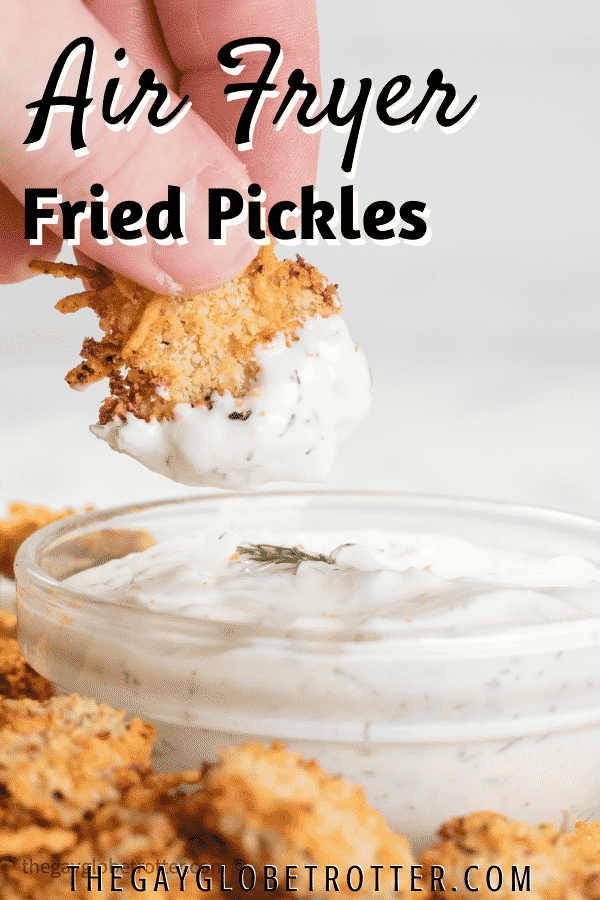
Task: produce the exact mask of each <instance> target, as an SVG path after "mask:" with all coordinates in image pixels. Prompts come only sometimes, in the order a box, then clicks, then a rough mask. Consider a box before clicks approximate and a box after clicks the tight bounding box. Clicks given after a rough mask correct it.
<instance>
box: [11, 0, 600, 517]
mask: <svg viewBox="0 0 600 900" xmlns="http://www.w3.org/2000/svg"><path fill="white" fill-rule="evenodd" d="M320 18H321V33H322V59H323V70H324V85H325V93H326V95H328V92H329V88H328V86H329V85H330V83H331V79H332V78H333V77H341V76H344V77H345V78H346V79H347V84H348V88H349V96H350V97H352V96H353V87H354V91H355V92H356V90H357V87H358V79H359V78H361V77H367V76H369V77H371V78H372V79H373V81H374V83H375V86H376V87H379V88H380V87H381V86H382V85H383V84H384V83H385V82H386V81H387V80H389V79H390V78H392V77H393V76H395V75H398V74H408V75H410V76H411V77H412V79H413V83H414V86H415V94H414V97H415V102H416V100H418V99H419V98H420V97H421V96H422V93H423V91H424V86H425V79H426V76H427V74H428V73H429V72H430V71H431V70H432V69H433V68H436V67H438V68H441V69H442V70H443V72H444V75H445V77H446V79H447V80H449V81H451V82H453V83H454V84H455V85H456V87H457V90H458V93H459V97H460V98H461V101H462V102H466V100H468V98H469V97H470V96H471V94H472V93H477V94H478V95H479V98H480V100H481V106H480V109H479V110H478V112H477V114H476V115H475V116H474V118H473V119H472V120H471V121H470V122H469V123H468V124H467V126H466V127H465V128H463V129H462V130H461V131H459V132H458V133H457V134H454V135H445V134H442V133H441V132H440V130H439V128H438V126H437V123H436V122H435V118H434V117H433V116H430V117H429V118H428V119H427V121H426V122H425V124H424V125H423V127H422V129H421V130H420V131H419V132H418V133H415V132H414V131H409V132H404V133H401V134H390V133H388V132H386V131H384V130H383V129H382V127H381V126H380V124H379V123H378V121H377V119H376V116H375V109H374V106H373V107H372V109H371V112H370V115H369V119H368V123H367V127H366V132H365V137H364V140H363V145H362V149H361V154H360V159H359V164H358V170H357V176H356V179H355V185H356V187H357V189H358V190H359V202H360V205H361V207H364V206H366V205H367V204H368V203H370V202H372V201H373V200H379V199H390V200H392V201H393V202H395V203H396V204H398V205H399V204H400V203H402V202H404V201H405V200H409V199H410V200H412V199H418V200H424V201H425V202H426V203H427V205H428V206H429V207H430V208H431V210H432V212H431V215H430V218H429V224H430V226H431V228H432V232H433V237H432V240H431V241H430V243H429V244H427V245H426V246H424V247H411V246H409V245H406V244H403V243H401V244H399V245H397V246H393V247H382V248H377V247H374V246H373V245H371V244H370V243H367V244H366V245H364V246H362V247H348V246H346V245H340V246H337V247H328V246H326V245H323V246H320V247H316V248H306V247H303V246H302V247H299V248H294V249H298V250H299V252H301V253H302V254H303V255H306V257H307V258H308V259H309V260H310V261H311V262H314V263H315V264H316V265H318V266H320V267H321V268H322V270H323V272H324V273H325V274H326V275H327V276H328V277H329V278H330V279H331V280H333V281H335V282H339V284H340V296H341V298H342V301H343V302H344V305H345V310H346V312H345V318H346V319H347V321H348V325H349V328H350V331H351V333H352V335H353V337H355V339H356V341H357V342H359V343H360V344H361V345H362V346H363V348H364V350H365V352H366V354H367V356H368V358H369V359H370V362H371V364H372V369H373V376H374V382H375V403H374V408H373V411H372V413H371V415H370V416H369V418H368V419H367V421H366V422H365V423H364V424H363V425H362V426H361V428H360V429H359V431H358V432H357V433H356V434H355V435H354V436H353V437H352V438H350V439H349V440H348V442H347V443H346V444H345V445H344V447H343V448H342V450H341V452H340V455H339V457H338V463H337V465H336V467H335V468H334V470H333V472H332V474H331V476H330V478H329V479H328V481H327V485H328V486H331V487H369V488H395V489H402V490H411V491H425V492H442V493H454V494H466V495H471V496H487V497H494V498H499V499H510V500H515V501H522V502H528V503H534V504H540V505H548V506H555V507H559V508H563V509H569V510H572V511H578V512H583V513H589V514H593V515H598V514H600V465H599V461H598V457H599V453H598V448H599V444H600V416H599V412H598V405H599V396H600V390H599V388H600V359H599V354H598V344H599V341H598V331H599V326H598V312H597V307H598V301H597V293H598V269H597V259H598V250H597V247H598V242H597V241H598V230H597V210H598V208H599V206H600V204H599V199H600V198H599V197H598V176H597V159H596V154H597V150H596V148H597V146H598V117H597V115H596V114H595V112H594V110H595V107H596V101H597V75H598V71H597V60H598V50H597V46H596V45H595V39H596V36H597V34H598V25H599V22H598V18H599V15H598V7H597V5H596V4H595V3H593V2H584V0H576V2H574V3H570V4H568V5H567V4H563V3H558V2H553V3H543V4H542V3H541V2H537V0H536V2H532V3H528V4H522V3H520V2H519V3H517V2H516V0H513V2H508V3H504V4H500V5H494V4H489V3H486V4H478V3H476V2H474V0H469V2H465V3H458V2H456V0H453V2H450V3H448V2H445V3H443V2H441V0H432V2H429V3H427V4H413V3H407V2H391V0H389V2H376V3H372V4H370V5H369V7H368V14H366V12H365V6H364V4H362V3H361V4H359V3H358V2H355V0H353V2H347V3H344V4H342V3H341V0H335V2H334V0H327V2H322V3H321V4H320ZM354 96H355V93H354ZM291 124H292V122H291V120H290V121H289V122H288V126H289V125H291ZM288 126H286V127H288ZM322 135H323V137H322V140H323V155H322V164H321V174H320V183H319V189H320V193H321V198H323V199H329V200H331V201H332V202H333V203H336V204H338V203H339V188H340V186H341V185H342V184H345V183H347V181H346V179H345V177H344V176H343V174H342V172H341V169H340V164H341V158H342V154H343V148H344V146H345V140H346V136H345V135H343V134H337V133H335V132H333V131H332V130H331V129H329V128H326V129H325V130H324V131H323V132H322ZM71 289H72V288H71V285H70V284H61V283H58V282H50V281H49V279H47V278H39V279H37V280H36V281H34V282H30V283H27V284H25V285H17V286H12V287H3V288H0V303H1V304H2V306H1V310H2V325H3V327H2V331H1V334H0V372H1V374H2V377H3V385H4V390H3V391H2V396H1V397H0V422H1V424H2V444H1V450H0V454H1V455H0V478H1V484H0V503H4V502H6V501H7V500H9V499H13V498H22V499H26V500H32V501H39V502H47V503H49V504H53V505H64V504H65V503H72V504H83V503H85V502H94V503H96V504H98V505H101V506H104V505H108V504H112V503H115V502H128V501H133V500H137V499H148V498H152V497H163V496H175V495H182V494H185V493H186V492H191V493H193V492H195V489H189V490H188V489H186V488H183V487H181V486H179V485H174V484H172V483H170V482H168V481H166V480H165V479H164V478H162V477H161V476H159V475H155V474H152V473H150V472H147V471H145V470H144V469H143V468H142V467H141V466H140V465H139V464H137V463H135V462H134V461H133V460H130V459H127V458H125V457H124V456H122V455H117V454H115V453H113V452H112V451H110V450H109V448H108V447H106V446H104V445H103V444H102V443H101V442H99V441H98V440H97V439H96V438H94V437H93V436H92V435H91V434H90V433H89V431H88V429H87V426H88V424H89V422H90V421H93V420H94V416H95V412H96V410H97V408H98V406H99V404H100V400H101V398H102V397H103V396H104V394H105V393H106V389H104V388H103V387H102V386H94V388H92V389H90V391H88V392H87V393H85V394H77V393H75V392H71V391H69V389H68V387H67V386H66V385H65V384H64V382H63V381H62V377H63V375H64V374H65V373H66V371H67V370H68V369H69V368H70V367H72V366H73V365H75V364H76V363H77V362H78V356H77V354H78V351H79V348H80V344H81V339H82V338H83V337H84V336H85V335H87V334H97V331H96V328H95V325H94V318H95V317H94V316H93V314H91V313H88V312H87V311H86V312H80V313H77V314H76V315H75V316H73V317H68V318H65V317H62V316H60V315H59V314H58V313H56V312H55V311H54V310H53V309H52V306H53V303H54V302H56V300H57V299H58V298H59V297H60V296H61V295H62V294H63V293H65V292H68V291H70V290H71Z"/></svg>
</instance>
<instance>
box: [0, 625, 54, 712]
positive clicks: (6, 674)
mask: <svg viewBox="0 0 600 900" xmlns="http://www.w3.org/2000/svg"><path fill="white" fill-rule="evenodd" d="M13 618H14V617H13ZM0 696H2V697H7V698H10V699H13V700H18V699H21V698H23V697H29V698H31V699H32V700H48V699H49V698H50V697H51V696H52V686H51V684H50V682H49V681H47V680H46V679H45V678H44V677H43V675H39V674H38V673H37V672H35V671H34V670H33V669H32V668H31V666H30V665H29V664H28V663H27V662H26V661H25V659H24V657H23V655H22V653H21V651H20V650H19V645H18V643H17V641H16V640H14V639H10V638H2V637H0Z"/></svg>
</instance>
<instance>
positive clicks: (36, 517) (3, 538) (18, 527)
mask: <svg viewBox="0 0 600 900" xmlns="http://www.w3.org/2000/svg"><path fill="white" fill-rule="evenodd" d="M74 513H75V510H74V509H60V510H54V509H48V507H47V506H32V505H31V504H30V503H21V502H19V501H15V502H14V503H9V505H8V517H7V518H6V519H0V574H2V575H5V576H6V577H7V578H14V574H15V573H14V569H13V563H14V561H15V555H16V552H17V550H18V549H19V547H20V546H21V544H22V543H23V541H24V540H25V539H26V538H28V537H29V535H30V534H33V532H34V531H37V530H38V528H42V527H43V526H44V525H49V524H50V522H56V521H58V519H65V518H67V516H72V515H74Z"/></svg>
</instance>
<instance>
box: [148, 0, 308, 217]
mask: <svg viewBox="0 0 600 900" xmlns="http://www.w3.org/2000/svg"><path fill="white" fill-rule="evenodd" d="M155 2H156V10H157V13H158V16H159V18H160V22H161V27H162V31H163V34H164V36H165V40H166V43H167V46H168V49H169V53H170V55H171V57H172V58H173V61H174V63H175V65H176V66H177V68H178V69H180V70H181V72H182V73H183V75H182V79H181V82H180V85H179V91H180V93H181V92H183V93H187V94H189V95H190V97H191V99H192V102H193V104H194V108H195V109H196V111H197V112H199V114H200V115H201V116H202V118H203V119H204V120H205V121H206V122H207V123H208V124H209V125H210V126H211V127H212V128H213V129H214V130H215V131H216V132H217V134H218V135H219V136H220V137H221V138H222V140H223V141H224V142H225V143H226V144H227V145H228V146H229V147H231V148H233V149H234V151H235V152H236V154H237V155H238V159H240V160H241V162H243V163H244V164H245V165H246V166H247V167H248V171H249V172H250V175H251V177H252V180H253V181H256V182H258V183H259V184H260V185H261V186H262V188H263V189H264V190H265V191H266V194H267V204H266V205H267V206H271V205H272V204H273V203H275V202H276V201H278V200H291V201H292V202H294V203H299V200H300V188H301V186H302V185H304V184H313V183H314V181H315V179H316V172H317V159H318V153H319V133H315V134H306V133H305V132H304V131H302V130H301V129H300V127H299V126H298V124H297V123H296V122H295V120H294V118H293V116H290V118H289V119H288V121H287V122H286V123H285V124H284V126H283V128H282V129H281V130H280V131H276V129H275V126H274V125H273V117H274V115H275V112H276V110H277V109H278V106H279V104H280V103H281V101H282V100H283V98H284V96H285V93H286V91H287V80H288V76H289V75H290V73H291V72H292V71H293V70H294V69H297V68H300V69H302V71H303V72H304V74H305V76H306V79H307V80H308V81H310V82H312V83H313V84H315V86H316V87H317V89H318V90H320V80H319V43H318V32H317V19H316V9H315V3H314V0H305V2H301V3H298V2H297V0H285V2H282V0H232V2H228V3H223V2H221V0H155ZM258 36H268V37H271V38H275V39H276V40H277V41H279V43H280V44H281V48H282V50H283V62H282V64H281V67H280V68H279V71H278V72H277V75H276V78H275V81H276V83H277V86H278V90H279V92H280V93H279V97H277V98H273V99H271V98H267V99H266V101H265V105H264V107H263V110H262V111H261V113H260V115H259V117H258V120H257V123H256V126H255V129H254V135H253V140H252V143H253V147H252V149H251V150H246V151H238V150H237V148H236V146H235V131H236V127H237V122H238V119H239V116H240V113H241V111H242V109H243V104H244V103H245V100H243V99H236V100H232V101H229V102H228V101H227V97H226V96H225V94H224V90H225V87H226V85H227V84H232V83H235V81H236V78H237V80H238V81H244V82H253V81H255V80H256V78H257V77H258V75H259V74H260V72H261V70H262V68H263V66H264V64H265V62H266V58H267V53H266V52H262V51H261V52H253V53H247V54H245V55H244V59H243V64H244V65H245V69H244V71H243V74H241V75H238V76H232V75H228V74H227V73H225V72H224V71H223V70H222V69H221V66H220V64H219V62H218V59H217V53H218V51H219V49H220V48H221V47H222V46H223V45H224V44H226V43H228V42H229V41H231V40H232V39H234V38H243V37H258Z"/></svg>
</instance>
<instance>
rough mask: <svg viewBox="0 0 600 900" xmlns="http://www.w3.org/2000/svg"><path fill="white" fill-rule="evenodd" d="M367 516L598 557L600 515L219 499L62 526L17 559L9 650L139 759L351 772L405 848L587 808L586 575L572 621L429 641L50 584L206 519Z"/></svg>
mask: <svg viewBox="0 0 600 900" xmlns="http://www.w3.org/2000/svg"><path fill="white" fill-rule="evenodd" d="M220 523H222V524H223V525H230V524H231V523H235V524H236V525H240V526H243V527H245V526H251V527H252V526H255V525H257V524H259V525H260V526H261V527H266V528H273V529H276V530H278V531H281V532H282V533H283V534H285V533H286V532H290V533H291V532H294V531H296V530H301V529H311V528H314V529H317V528H318V529H321V530H324V529H343V528H347V527H352V528H360V529H370V528H383V529H391V530H402V531H417V532H431V533H437V534H446V535H451V536H456V537H460V538H465V539H467V540H471V541H474V542H476V543H478V544H480V545H483V546H485V547H487V548H491V549H501V550H506V551H517V552H524V553H528V554H534V555H541V556H544V557H546V558H549V557H552V556H559V555H574V556H580V557H584V558H587V559H588V560H590V561H591V562H593V563H595V564H600V522H596V521H593V520H591V519H584V518H580V517H577V516H573V515H568V514H564V513H558V512H552V511H548V510H536V509H532V508H529V507H522V506H512V505H506V504H499V503H491V502H486V501H478V500H469V499H460V498H453V497H431V496H415V495H408V494H399V493H372V492H343V491H342V492H318V491H297V492H296V491H294V492H276V493H256V494H237V495H236V494H233V495H230V494H228V495H225V494H219V495H216V496H202V497H200V498H186V499H182V500H173V501H162V502H157V503H149V504H145V505H136V506H130V507H124V508H120V509H114V510H108V511H104V512H93V513H89V514H86V515H84V516H80V517H76V518H73V519H65V520H61V521H59V522H56V523H54V524H52V525H49V526H47V527H46V528H44V529H42V530H41V531H38V532H36V533H35V534H34V535H32V536H31V537H30V538H29V539H28V540H27V541H26V542H25V543H24V544H23V546H22V547H21V549H20V551H19V554H18V557H17V561H16V566H15V568H16V577H17V614H18V630H19V641H20V644H21V649H22V651H23V654H24V655H25V658H26V659H27V661H28V662H29V663H30V664H31V665H32V666H33V668H34V669H36V670H37V671H38V672H41V673H42V674H43V675H44V676H45V677H46V678H48V679H49V680H50V681H51V682H52V683H53V684H54V686H55V688H56V690H58V691H62V692H69V693H71V692H73V691H76V692H78V693H80V694H83V695H86V696H91V697H94V698H95V699H96V700H98V701H101V702H104V703H109V704H110V705H112V706H114V707H117V708H119V709H120V708H125V709H128V710H129V711H130V712H131V713H132V714H135V715H139V716H142V717H144V718H147V719H149V720H151V721H152V722H153V723H154V725H155V726H156V728H157V731H158V738H157V742H156V747H155V754H154V756H155V764H156V765H157V767H158V768H162V769H175V768H181V767H190V766H197V765H198V764H199V763H200V762H201V761H202V760H205V759H213V758H214V757H215V754H216V751H217V750H218V749H219V748H220V747H223V746H228V745H231V744H237V743H241V742H244V741H247V740H253V741H259V742H262V743H268V742H270V741H272V740H278V741H282V742H284V743H285V744H286V745H287V746H288V748H290V749H292V750H294V751H299V752H301V753H303V754H304V755H306V756H309V757H310V756H314V757H316V758H317V760H318V761H319V762H320V763H321V764H322V765H323V766H324V767H325V768H326V769H328V770H329V771H330V772H331V773H332V774H342V775H344V776H345V777H347V778H349V779H351V780H352V781H355V782H358V783H359V784H362V785H363V786H364V787H365V789H366V792H367V796H368V798H369V800H370V802H371V803H372V804H373V806H374V807H375V808H377V809H379V810H381V811H382V812H383V813H384V815H385V816H386V817H387V819H388V821H389V822H390V824H391V826H392V827H393V828H394V829H395V830H397V831H398V832H401V833H403V834H405V835H407V836H408V837H409V838H410V839H412V840H413V841H414V842H415V843H416V845H417V846H418V845H419V844H422V843H424V842H426V841H428V840H431V839H432V837H433V835H434V833H435V831H436V829H437V827H438V826H439V825H440V824H441V823H442V821H444V820H445V819H446V818H448V817H449V816H452V815H461V814H466V813H468V812H470V811H473V810H476V809H492V810H495V811H497V812H502V813H504V814H506V815H508V816H511V817H515V818H518V819H522V820H525V821H529V822H532V823H537V822H541V821H553V822H555V823H557V824H568V823H572V822H573V821H574V820H576V819H578V818H583V819H585V818H589V817H593V816H595V815H596V814H597V807H598V806H599V805H600V788H599V784H598V781H599V779H598V771H600V691H599V680H598V673H599V672H600V617H599V615H598V614H597V613H596V610H597V612H598V613H600V586H592V587H590V588H588V589H586V590H587V594H586V598H587V599H586V603H587V609H588V610H589V614H587V615H586V616H585V617H584V618H580V619H575V620H568V621H559V622H550V623H542V624H534V625H526V626H525V625H519V624H515V623H512V624H510V623H509V624H504V625H502V626H498V625H489V626H471V627H469V628H454V629H448V630H447V632H446V633H441V634H440V633H439V632H438V631H436V632H432V633H431V634H429V633H427V632H425V633H420V634H412V635H411V634H407V633H404V634H402V633H399V632H398V631H397V630H396V631H394V628H393V623H390V628H389V631H387V632H386V631H384V632H377V633H374V632H369V631H368V630H360V629H359V630H357V631H354V632H352V631H349V630H345V631H342V632H340V631H336V630H335V628H334V626H333V625H331V627H329V626H328V624H327V620H324V623H323V628H322V630H319V631H318V632H315V631H314V630H312V631H307V632H306V633H303V632H299V631H294V632H293V633H286V632H283V631H278V629H277V628H276V627H274V626H273V627H269V626H264V625H263V626H260V627H259V626H256V625H249V624H248V623H236V622H224V621H200V620H196V619H192V618H189V617H184V616H181V615H175V614H170V613H169V614H167V613H156V612H153V611H151V610H150V609H148V608H142V609H138V608H135V609H133V608H131V607H129V606H124V605H118V604H115V603H114V602H111V603H108V602H105V601H104V600H102V599H99V598H98V597H92V596H90V595H86V594H85V593H83V592H81V591H76V590H74V589H73V588H69V587H67V586H66V585H64V584H63V583H62V581H63V579H64V578H66V577H67V576H69V575H71V574H73V573H75V572H78V571H81V570H82V569H85V568H89V567H90V566H93V565H96V564H98V563H100V562H104V561H106V560H109V559H113V558H118V557H121V556H123V555H125V554H126V553H127V552H130V551H132V550H136V549H142V548H143V547H144V546H147V545H148V543H152V542H153V541H160V540H162V539H165V538H173V537H176V536H179V535H183V534H186V533H188V532H190V531H194V530H196V529H199V528H201V527H204V526H208V525H210V526H213V525H217V524H220Z"/></svg>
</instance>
